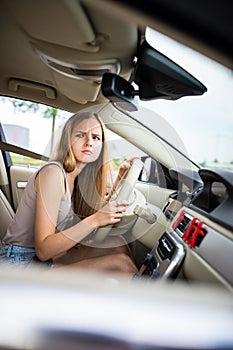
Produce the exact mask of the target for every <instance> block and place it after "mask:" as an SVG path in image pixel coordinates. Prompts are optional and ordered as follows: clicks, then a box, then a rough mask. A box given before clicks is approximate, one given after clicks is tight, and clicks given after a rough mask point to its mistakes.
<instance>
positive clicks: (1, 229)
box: [0, 190, 15, 245]
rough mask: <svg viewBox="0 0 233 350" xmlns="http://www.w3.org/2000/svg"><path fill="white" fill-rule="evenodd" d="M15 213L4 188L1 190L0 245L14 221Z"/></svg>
mask: <svg viewBox="0 0 233 350" xmlns="http://www.w3.org/2000/svg"><path fill="white" fill-rule="evenodd" d="M14 215H15V213H14V210H13V209H12V207H11V205H10V203H9V202H8V200H7V198H6V196H5V195H4V193H3V192H2V190H0V245H1V240H2V238H3V236H4V234H5V232H6V229H7V227H8V225H9V224H10V222H11V221H12V219H13V217H14Z"/></svg>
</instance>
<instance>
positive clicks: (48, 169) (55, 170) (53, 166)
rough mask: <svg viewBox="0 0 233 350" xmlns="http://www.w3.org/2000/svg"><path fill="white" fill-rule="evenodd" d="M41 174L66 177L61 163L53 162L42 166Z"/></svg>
mask: <svg viewBox="0 0 233 350" xmlns="http://www.w3.org/2000/svg"><path fill="white" fill-rule="evenodd" d="M38 172H39V173H41V174H42V173H43V174H46V175H47V174H51V175H58V176H61V175H63V176H65V170H64V168H63V166H62V164H61V163H59V162H55V161H51V162H48V163H45V164H43V165H42V166H41V168H40V169H39V171H38Z"/></svg>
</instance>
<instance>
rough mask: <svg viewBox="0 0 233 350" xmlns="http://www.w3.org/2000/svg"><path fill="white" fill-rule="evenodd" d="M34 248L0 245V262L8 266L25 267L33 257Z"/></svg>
mask: <svg viewBox="0 0 233 350" xmlns="http://www.w3.org/2000/svg"><path fill="white" fill-rule="evenodd" d="M35 255H36V253H35V249H34V248H25V247H19V246H17V245H5V246H2V247H0V263H1V264H7V265H8V266H9V265H10V266H12V267H13V266H17V267H26V266H27V265H28V264H29V263H30V262H31V260H32V259H33V258H34V257H35Z"/></svg>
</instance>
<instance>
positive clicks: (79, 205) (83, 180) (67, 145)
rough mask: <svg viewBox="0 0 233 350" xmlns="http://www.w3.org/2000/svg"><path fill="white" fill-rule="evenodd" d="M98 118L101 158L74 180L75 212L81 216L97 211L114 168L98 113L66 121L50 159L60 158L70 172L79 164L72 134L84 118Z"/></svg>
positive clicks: (87, 166) (77, 116)
mask: <svg viewBox="0 0 233 350" xmlns="http://www.w3.org/2000/svg"><path fill="white" fill-rule="evenodd" d="M90 118H95V119H96V120H97V121H98V122H99V124H100V126H101V129H102V149H101V152H100V155H99V157H98V159H96V160H95V161H94V162H92V163H88V164H87V165H86V166H85V168H84V169H83V170H82V171H81V173H80V174H79V175H78V176H77V178H76V179H75V182H74V191H73V196H72V201H73V209H74V212H75V213H76V214H77V215H78V216H79V217H80V218H81V219H83V218H85V217H87V216H89V215H91V214H93V213H95V212H96V211H97V210H98V209H99V208H100V207H101V206H102V204H103V201H104V197H105V194H106V189H107V186H108V185H109V183H112V174H111V167H110V163H109V158H108V150H107V140H106V132H105V127H104V124H103V122H102V121H101V119H100V118H99V116H98V115H97V114H96V113H91V112H82V113H76V114H74V115H73V116H72V117H71V118H69V119H68V120H67V122H66V123H65V125H64V127H63V130H62V134H61V137H60V141H59V143H58V145H57V148H56V151H55V154H54V155H53V156H52V157H51V158H50V160H53V161H58V162H60V163H61V164H62V165H63V168H64V170H65V171H66V172H67V173H70V172H72V171H73V170H74V169H75V166H76V160H75V156H74V154H73V151H72V147H71V135H72V132H73V129H74V127H76V126H77V125H78V124H79V123H81V122H82V121H83V120H85V119H90Z"/></svg>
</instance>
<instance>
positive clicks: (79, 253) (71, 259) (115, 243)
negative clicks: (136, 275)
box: [53, 237, 133, 266]
mask: <svg viewBox="0 0 233 350" xmlns="http://www.w3.org/2000/svg"><path fill="white" fill-rule="evenodd" d="M121 253H122V254H126V255H128V256H129V257H130V258H131V259H132V260H133V256H132V254H131V251H130V249H129V246H128V245H127V243H126V241H125V239H124V238H123V237H107V238H106V239H105V241H104V242H102V243H101V246H100V247H98V245H96V244H95V245H94V246H92V245H84V244H78V245H77V246H75V247H73V248H72V249H70V250H69V251H68V252H66V253H65V254H63V255H61V256H59V257H57V258H55V259H53V263H54V266H61V265H68V264H74V263H76V262H79V261H81V260H84V259H90V258H96V257H99V256H106V255H113V254H121Z"/></svg>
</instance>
